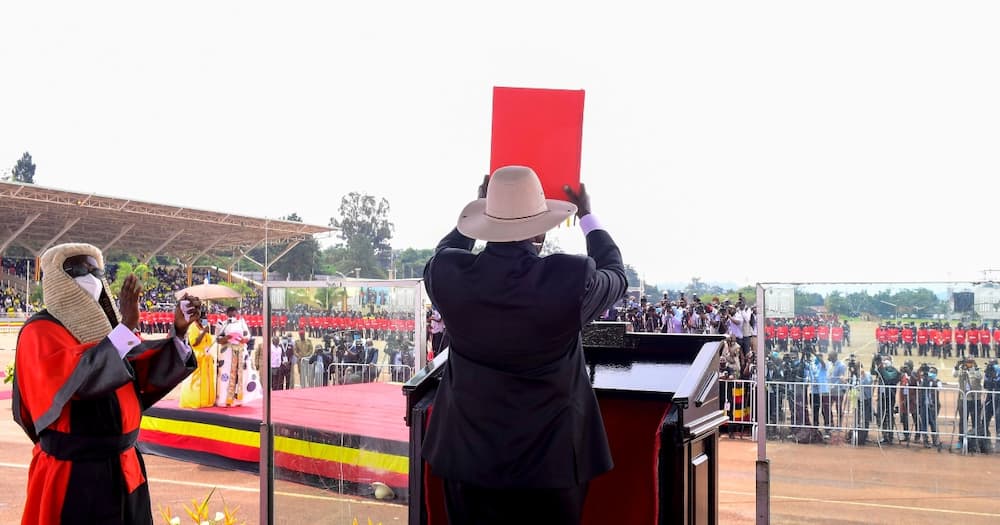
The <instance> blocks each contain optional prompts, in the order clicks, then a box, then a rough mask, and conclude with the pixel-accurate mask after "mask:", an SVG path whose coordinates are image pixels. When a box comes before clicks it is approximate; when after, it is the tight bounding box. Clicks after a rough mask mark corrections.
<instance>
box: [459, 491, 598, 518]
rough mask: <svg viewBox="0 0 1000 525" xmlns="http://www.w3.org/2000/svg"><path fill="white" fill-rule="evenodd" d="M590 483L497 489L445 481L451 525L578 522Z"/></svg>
mask: <svg viewBox="0 0 1000 525" xmlns="http://www.w3.org/2000/svg"><path fill="white" fill-rule="evenodd" d="M588 485H589V483H587V482H584V483H583V484H581V485H579V486H576V487H570V488H566V489H529V488H513V489H497V488H488V487H480V486H477V485H472V484H469V483H464V482H461V481H453V480H444V496H445V505H446V506H447V509H448V523H450V524H451V525H494V524H495V525H508V524H511V523H521V524H534V523H537V524H539V525H542V524H545V525H563V524H565V525H579V523H580V522H581V521H582V519H583V502H584V500H585V499H586V498H587V487H588Z"/></svg>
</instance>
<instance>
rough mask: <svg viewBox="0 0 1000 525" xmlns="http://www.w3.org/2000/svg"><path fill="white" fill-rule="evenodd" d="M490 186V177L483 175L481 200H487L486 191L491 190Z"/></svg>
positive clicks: (480, 191) (480, 186)
mask: <svg viewBox="0 0 1000 525" xmlns="http://www.w3.org/2000/svg"><path fill="white" fill-rule="evenodd" d="M489 186H490V176H489V175H488V174H487V175H483V183H482V184H480V185H479V198H480V199H485V198H486V189H487V188H489Z"/></svg>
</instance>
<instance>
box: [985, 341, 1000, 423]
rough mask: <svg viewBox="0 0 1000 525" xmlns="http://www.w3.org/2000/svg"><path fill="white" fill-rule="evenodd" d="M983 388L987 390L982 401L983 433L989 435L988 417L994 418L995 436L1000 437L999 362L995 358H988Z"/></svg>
mask: <svg viewBox="0 0 1000 525" xmlns="http://www.w3.org/2000/svg"><path fill="white" fill-rule="evenodd" d="M983 389H984V390H986V391H987V393H986V402H985V403H983V433H984V434H985V435H986V437H989V436H990V419H993V420H994V430H995V431H996V434H994V435H995V436H998V437H1000V412H998V411H997V409H998V408H1000V406H998V405H997V403H998V402H1000V363H997V360H996V358H993V359H990V361H989V364H988V365H986V373H985V374H984V376H983Z"/></svg>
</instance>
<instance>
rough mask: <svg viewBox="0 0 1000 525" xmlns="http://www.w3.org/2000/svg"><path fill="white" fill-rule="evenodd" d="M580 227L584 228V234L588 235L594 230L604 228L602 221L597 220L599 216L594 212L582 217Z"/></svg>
mask: <svg viewBox="0 0 1000 525" xmlns="http://www.w3.org/2000/svg"><path fill="white" fill-rule="evenodd" d="M580 229H581V230H583V234H584V235H588V234H589V233H590V232H592V231H594V230H603V229H604V228H603V227H602V226H601V222H600V221H598V220H597V217H595V216H594V214H593V213H588V214H586V215H584V216H583V217H580Z"/></svg>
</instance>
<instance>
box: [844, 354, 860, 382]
mask: <svg viewBox="0 0 1000 525" xmlns="http://www.w3.org/2000/svg"><path fill="white" fill-rule="evenodd" d="M847 373H848V375H850V376H852V377H857V376H858V375H859V374H860V373H861V368H860V367H858V358H857V356H855V355H854V354H851V355H849V356H847Z"/></svg>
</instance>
